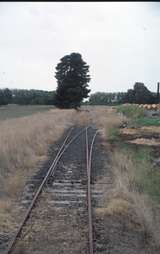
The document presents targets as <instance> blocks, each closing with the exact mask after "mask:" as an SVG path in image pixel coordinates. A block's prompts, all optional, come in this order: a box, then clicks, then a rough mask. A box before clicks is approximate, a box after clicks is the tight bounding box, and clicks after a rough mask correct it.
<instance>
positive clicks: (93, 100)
mask: <svg viewBox="0 0 160 254" xmlns="http://www.w3.org/2000/svg"><path fill="white" fill-rule="evenodd" d="M125 94H126V93H123V92H118V93H104V92H96V93H94V94H91V95H90V98H89V104H90V105H116V104H121V103H123V101H124V97H125Z"/></svg>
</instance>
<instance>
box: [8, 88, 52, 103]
mask: <svg viewBox="0 0 160 254" xmlns="http://www.w3.org/2000/svg"><path fill="white" fill-rule="evenodd" d="M54 95H55V92H54V91H51V92H48V91H43V90H35V89H31V90H26V89H13V90H12V103H15V104H19V105H54Z"/></svg>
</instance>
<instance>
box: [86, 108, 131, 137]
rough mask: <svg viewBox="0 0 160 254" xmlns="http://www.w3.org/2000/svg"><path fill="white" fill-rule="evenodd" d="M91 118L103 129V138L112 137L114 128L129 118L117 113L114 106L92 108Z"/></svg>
mask: <svg viewBox="0 0 160 254" xmlns="http://www.w3.org/2000/svg"><path fill="white" fill-rule="evenodd" d="M90 114H91V119H92V122H93V123H94V124H96V125H97V127H98V128H99V129H100V130H101V133H102V135H103V138H105V139H107V140H108V139H110V136H111V131H112V129H113V128H117V127H119V125H120V124H122V123H123V122H126V121H127V118H126V117H125V116H124V115H122V114H121V113H119V114H117V112H116V110H115V108H114V107H107V106H106V107H98V106H97V107H93V108H91V110H90Z"/></svg>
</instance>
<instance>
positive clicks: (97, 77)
mask: <svg viewBox="0 0 160 254" xmlns="http://www.w3.org/2000/svg"><path fill="white" fill-rule="evenodd" d="M72 52H79V53H80V54H81V55H82V57H83V59H84V61H86V62H87V64H89V65H90V75H91V82H90V88H91V90H92V92H96V91H104V92H114V91H115V92H116V91H126V90H127V89H129V88H132V87H133V85H134V83H135V82H136V81H139V82H144V83H145V85H146V86H147V87H148V88H149V89H150V90H152V91H156V84H157V82H158V81H160V3H159V2H19V3H18V2H1V3H0V88H3V87H9V88H25V89H31V88H32V89H42V90H55V89H56V86H57V85H56V79H55V78H54V75H55V67H56V65H57V63H58V62H59V60H60V58H61V57H63V56H64V55H66V54H70V53H72Z"/></svg>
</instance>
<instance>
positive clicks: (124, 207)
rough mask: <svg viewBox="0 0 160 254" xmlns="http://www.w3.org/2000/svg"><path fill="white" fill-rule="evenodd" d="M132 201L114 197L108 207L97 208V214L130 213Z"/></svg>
mask: <svg viewBox="0 0 160 254" xmlns="http://www.w3.org/2000/svg"><path fill="white" fill-rule="evenodd" d="M129 208H130V203H129V202H128V201H126V200H124V199H122V198H112V199H110V201H109V203H107V205H106V207H105V206H104V207H103V208H97V209H96V214H97V215H98V216H106V215H107V216H108V215H126V214H128V211H129Z"/></svg>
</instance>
